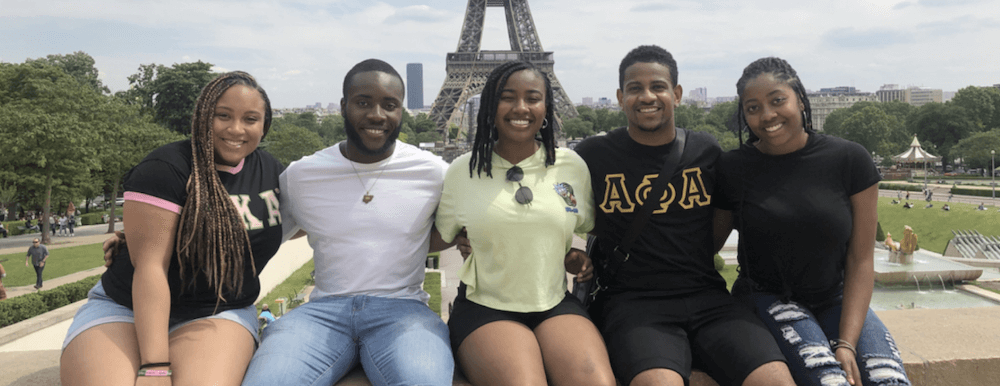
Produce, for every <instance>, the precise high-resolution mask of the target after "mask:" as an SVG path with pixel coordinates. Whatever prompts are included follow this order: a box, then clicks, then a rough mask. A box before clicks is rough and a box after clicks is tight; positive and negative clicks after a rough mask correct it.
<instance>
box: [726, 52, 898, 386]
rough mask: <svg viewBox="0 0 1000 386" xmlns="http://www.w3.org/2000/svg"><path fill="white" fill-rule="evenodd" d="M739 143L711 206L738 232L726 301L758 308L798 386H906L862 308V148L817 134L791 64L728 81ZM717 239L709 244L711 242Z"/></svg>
mask: <svg viewBox="0 0 1000 386" xmlns="http://www.w3.org/2000/svg"><path fill="white" fill-rule="evenodd" d="M736 90H737V93H738V95H739V104H738V107H737V110H736V112H735V115H734V122H735V123H736V124H737V125H738V129H739V135H740V139H741V142H742V138H743V132H744V131H746V132H748V139H747V141H746V142H745V143H743V144H742V145H741V146H740V147H739V148H738V149H736V150H733V151H730V152H728V153H725V154H724V155H723V156H722V157H720V159H719V164H718V165H719V166H718V167H719V181H718V184H719V185H718V188H717V190H716V197H715V204H716V205H718V206H719V207H720V208H722V209H726V210H730V211H732V219H731V221H729V222H728V223H726V221H723V223H724V224H720V225H721V226H722V229H721V230H722V232H716V237H717V238H720V239H725V238H726V237H727V236H728V234H729V232H730V228H732V227H735V228H736V229H737V230H738V231H739V234H740V239H739V247H738V251H739V252H738V259H739V264H740V275H739V277H738V278H737V280H736V283H735V284H734V285H733V295H734V296H735V297H736V298H738V299H740V300H741V301H743V302H744V303H746V304H747V305H748V306H750V307H751V308H752V309H753V310H754V311H756V313H757V316H759V317H760V318H761V319H762V320H763V322H764V324H765V325H767V327H768V329H770V330H771V333H772V335H774V337H775V340H777V342H778V346H780V347H781V350H782V352H783V353H784V354H785V358H786V359H787V360H788V367H789V370H791V372H792V376H793V378H794V379H795V382H796V383H797V384H798V385H835V384H836V385H847V384H850V385H865V386H870V385H908V384H909V380H908V379H907V377H906V371H905V370H904V369H903V363H902V360H901V359H900V357H899V351H898V350H897V349H896V344H895V342H894V341H893V339H892V336H891V335H890V334H889V331H888V330H887V329H886V327H885V325H883V324H882V322H881V321H880V320H879V319H878V317H877V316H876V315H875V313H874V312H872V310H871V309H870V308H869V302H870V301H871V296H872V287H873V282H874V277H873V275H874V252H873V251H874V240H875V230H876V222H877V220H878V215H877V213H876V203H877V199H878V181H879V180H880V179H881V177H880V175H879V173H878V170H877V169H876V168H875V164H874V162H873V161H872V159H871V155H870V154H869V153H868V151H867V150H865V148H864V147H862V146H861V145H858V144H856V143H854V142H850V141H847V140H844V139H841V138H837V137H831V136H827V135H823V134H819V133H816V132H815V131H813V128H812V111H811V108H810V106H809V98H808V97H807V96H806V93H805V87H803V86H802V82H801V81H800V80H799V78H798V75H797V74H796V72H795V70H794V69H792V67H791V66H790V65H789V64H788V62H786V61H784V60H782V59H779V58H773V57H772V58H763V59H759V60H757V61H755V62H753V63H751V64H750V65H749V66H747V68H746V69H745V70H743V76H742V77H741V78H740V80H739V81H738V82H737V83H736ZM718 241H719V240H717V242H718Z"/></svg>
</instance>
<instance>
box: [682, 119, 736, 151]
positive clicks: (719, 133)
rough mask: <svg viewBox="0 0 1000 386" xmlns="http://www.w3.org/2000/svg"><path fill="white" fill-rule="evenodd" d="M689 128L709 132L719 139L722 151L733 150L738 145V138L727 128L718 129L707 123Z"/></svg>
mask: <svg viewBox="0 0 1000 386" xmlns="http://www.w3.org/2000/svg"><path fill="white" fill-rule="evenodd" d="M691 130H693V131H701V132H704V133H709V134H711V135H712V136H713V137H715V139H716V140H718V141H719V146H721V147H722V150H723V151H729V150H733V149H735V148H737V147H739V146H740V140H739V138H737V137H736V134H733V132H732V131H729V130H720V129H719V128H718V127H715V126H712V125H709V124H707V123H702V124H700V125H698V126H695V127H693V128H692V129H691Z"/></svg>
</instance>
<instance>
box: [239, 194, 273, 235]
mask: <svg viewBox="0 0 1000 386" xmlns="http://www.w3.org/2000/svg"><path fill="white" fill-rule="evenodd" d="M277 193H278V189H271V190H266V191H263V192H260V193H258V194H257V195H258V196H259V197H260V198H261V200H264V206H265V207H266V208H267V225H268V226H272V227H273V226H277V225H278V224H281V211H279V210H278V208H279V204H278V194H277ZM229 199H230V200H233V205H236V210H237V211H239V212H240V218H242V219H243V226H244V227H245V228H246V230H248V231H252V230H257V229H263V228H264V222H263V221H261V220H260V219H259V218H257V216H254V215H253V213H252V212H250V195H249V194H232V195H230V196H229Z"/></svg>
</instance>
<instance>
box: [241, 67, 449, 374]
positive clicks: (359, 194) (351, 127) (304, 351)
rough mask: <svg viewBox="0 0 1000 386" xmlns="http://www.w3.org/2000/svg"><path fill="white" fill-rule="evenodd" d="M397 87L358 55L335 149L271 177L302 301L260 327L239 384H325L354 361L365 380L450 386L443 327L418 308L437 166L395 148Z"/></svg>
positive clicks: (434, 159) (430, 244) (400, 89)
mask: <svg viewBox="0 0 1000 386" xmlns="http://www.w3.org/2000/svg"><path fill="white" fill-rule="evenodd" d="M403 97H404V86H403V81H402V78H401V77H400V76H399V74H398V73H397V72H396V70H395V69H393V68H392V66H390V65H389V64H387V63H385V62H383V61H381V60H376V59H369V60H366V61H363V62H361V63H358V64H357V65H355V66H354V68H352V69H351V70H350V71H349V72H348V73H347V76H346V77H345V79H344V98H343V99H341V101H340V107H341V111H342V112H343V115H344V125H345V131H346V132H347V136H348V139H347V141H345V142H341V143H338V144H336V145H334V146H331V147H328V148H326V149H323V150H320V151H318V152H316V153H315V154H313V155H310V156H307V157H304V158H302V159H301V160H298V161H295V162H293V163H292V164H291V165H289V166H288V168H287V169H285V172H284V173H282V174H281V178H280V183H281V190H282V195H281V200H282V202H281V217H282V226H283V228H284V229H283V230H284V232H285V236H286V238H289V237H291V236H292V235H297V234H300V233H301V232H302V231H305V232H307V233H308V238H309V244H310V246H312V248H313V251H314V255H313V259H314V261H315V263H316V288H315V290H313V292H312V294H311V295H310V301H309V302H308V303H306V304H303V305H301V306H299V307H297V308H295V309H294V310H293V311H291V312H289V313H288V314H286V315H284V316H282V317H281V319H278V320H277V321H275V322H274V323H272V324H271V325H269V326H268V328H267V329H266V330H265V332H264V336H263V341H262V342H261V345H260V348H259V349H258V350H257V353H256V354H255V355H254V357H253V360H251V362H250V366H249V368H248V369H247V374H246V377H245V378H244V381H243V385H245V386H246V385H276V384H290V385H312V384H324V385H330V384H333V383H336V382H337V381H338V380H339V379H340V378H341V377H343V376H344V374H346V373H347V372H348V371H350V370H351V369H352V368H353V367H354V366H356V365H357V364H358V363H360V364H361V365H362V366H363V367H364V369H365V374H367V375H368V377H369V380H370V381H371V382H372V383H373V384H409V385H413V384H421V385H451V383H452V377H453V372H454V359H453V358H452V354H451V346H450V343H449V339H448V329H447V327H446V325H445V324H444V322H443V321H442V320H441V318H440V317H439V316H438V315H437V314H435V313H434V312H433V311H431V310H430V309H429V308H428V307H427V304H426V302H427V299H428V298H429V296H428V295H427V293H426V292H424V290H423V287H422V283H423V277H424V261H425V260H426V256H427V253H428V251H429V250H431V251H433V250H441V249H444V248H445V247H447V246H448V244H446V243H444V242H443V241H441V239H440V235H438V234H437V232H436V231H434V230H433V224H434V210H435V209H436V207H437V203H438V201H439V199H440V197H441V187H442V184H443V181H444V173H445V170H446V169H447V167H448V165H447V163H445V162H444V161H443V160H442V159H441V158H440V157H438V156H435V155H433V154H431V153H429V152H426V151H423V150H420V149H418V148H416V147H414V146H412V145H408V144H406V143H403V142H399V141H397V140H396V138H397V137H398V135H399V130H400V125H401V121H402V111H403V110H402V109H403V106H402V103H403Z"/></svg>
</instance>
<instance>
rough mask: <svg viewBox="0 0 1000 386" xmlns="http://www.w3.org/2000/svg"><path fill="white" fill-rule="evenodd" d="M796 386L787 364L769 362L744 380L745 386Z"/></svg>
mask: <svg viewBox="0 0 1000 386" xmlns="http://www.w3.org/2000/svg"><path fill="white" fill-rule="evenodd" d="M768 385H771V386H795V381H793V380H792V374H791V373H789V372H788V366H787V365H785V362H767V363H765V364H763V365H761V366H760V367H758V368H756V369H754V371H753V372H751V373H750V375H748V376H747V379H744V380H743V386H768Z"/></svg>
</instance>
